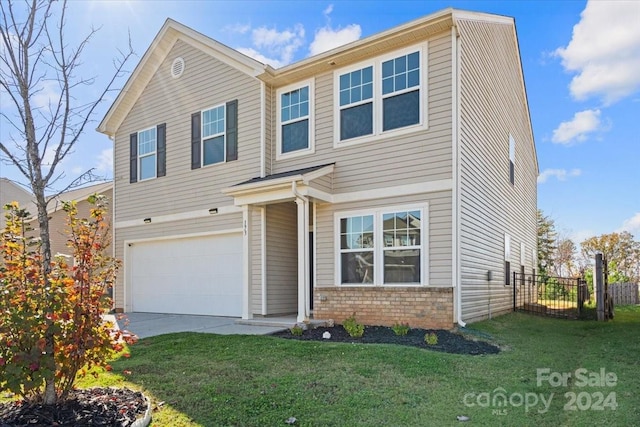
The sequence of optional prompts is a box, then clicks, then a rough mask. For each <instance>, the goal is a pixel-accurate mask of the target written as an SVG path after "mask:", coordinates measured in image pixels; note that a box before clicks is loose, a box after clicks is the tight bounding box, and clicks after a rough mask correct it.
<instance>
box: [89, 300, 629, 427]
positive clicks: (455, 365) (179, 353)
mask: <svg viewBox="0 0 640 427" xmlns="http://www.w3.org/2000/svg"><path fill="white" fill-rule="evenodd" d="M468 329H469V332H468V333H469V335H470V336H475V337H478V338H483V339H487V338H488V339H491V340H492V342H494V343H496V344H498V345H500V346H501V348H502V351H501V353H500V354H497V355H485V356H462V355H454V354H445V353H440V352H434V351H429V350H424V349H418V348H411V347H405V346H394V345H380V344H344V343H328V342H315V341H308V342H304V341H295V340H285V339H281V338H276V337H270V336H220V335H211V334H196V333H180V334H170V335H164V336H159V337H152V338H147V339H144V340H141V341H140V342H139V343H138V344H136V345H135V346H133V347H132V348H131V357H130V358H122V359H120V360H118V361H115V362H114V363H113V371H112V372H110V373H105V374H103V375H101V377H100V378H99V379H98V380H97V384H100V385H123V384H124V385H127V386H129V387H138V388H141V389H143V390H144V391H145V392H146V393H147V394H148V395H150V396H151V397H152V399H153V403H154V405H155V406H156V407H157V409H156V411H155V412H154V417H153V419H154V421H153V423H152V425H153V426H176V427H179V426H196V425H202V426H227V425H228V426H277V425H286V423H285V421H286V420H288V419H289V418H290V417H295V418H296V420H297V421H296V424H295V425H300V426H347V425H348V426H431V425H438V426H447V425H458V424H460V422H459V421H458V420H457V419H456V417H457V416H466V417H469V419H470V421H469V424H471V425H491V426H497V425H505V426H513V425H519V426H526V425H535V426H564V425H566V426H575V425H602V426H606V425H610V426H623V425H624V426H627V425H639V424H640V396H638V390H640V373H639V372H638V370H639V369H640V363H639V360H640V357H639V354H640V307H617V308H616V317H615V319H614V320H613V321H612V322H607V323H603V322H600V323H598V322H595V321H570V320H561V319H547V318H542V317H535V316H531V315H525V314H519V313H514V314H509V315H506V316H502V317H498V318H496V319H493V320H488V321H484V322H481V323H476V324H473V325H469V327H468ZM538 370H539V371H538ZM538 372H539V374H538ZM90 383H93V384H96V382H94V380H91V381H87V382H83V383H82V384H81V385H82V386H87V385H89V384H90ZM500 397H505V398H506V402H505V401H504V400H501V399H500ZM494 398H495V399H494Z"/></svg>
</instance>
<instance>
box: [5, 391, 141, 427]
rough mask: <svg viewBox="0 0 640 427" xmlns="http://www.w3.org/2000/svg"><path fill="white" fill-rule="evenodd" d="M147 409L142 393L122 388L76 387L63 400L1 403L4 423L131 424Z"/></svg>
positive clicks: (114, 426) (15, 426)
mask: <svg viewBox="0 0 640 427" xmlns="http://www.w3.org/2000/svg"><path fill="white" fill-rule="evenodd" d="M146 410H147V401H146V399H145V398H144V396H143V395H142V393H140V392H137V391H133V390H129V389H120V388H92V389H86V390H77V391H74V392H73V394H72V395H71V396H70V398H69V399H68V400H67V401H66V402H64V403H61V404H58V405H53V406H44V405H42V404H39V403H21V402H11V403H0V427H22V426H29V427H31V426H74V427H80V426H95V427H97V426H100V427H102V426H109V427H127V426H130V425H131V424H133V423H134V422H135V421H136V419H137V418H139V417H142V416H143V415H144V413H145V411H146Z"/></svg>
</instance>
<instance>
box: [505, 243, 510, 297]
mask: <svg viewBox="0 0 640 427" xmlns="http://www.w3.org/2000/svg"><path fill="white" fill-rule="evenodd" d="M504 285H505V286H510V285H511V236H509V235H508V234H505V235H504Z"/></svg>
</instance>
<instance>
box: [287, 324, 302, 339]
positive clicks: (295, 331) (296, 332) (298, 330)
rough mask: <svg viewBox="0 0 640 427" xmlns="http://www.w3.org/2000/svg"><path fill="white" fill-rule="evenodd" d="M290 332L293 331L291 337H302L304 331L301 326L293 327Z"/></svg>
mask: <svg viewBox="0 0 640 427" xmlns="http://www.w3.org/2000/svg"><path fill="white" fill-rule="evenodd" d="M289 330H290V331H291V335H295V336H297V337H299V336H301V335H302V333H303V332H304V329H302V327H301V326H300V325H293V326H292V327H291V329H289Z"/></svg>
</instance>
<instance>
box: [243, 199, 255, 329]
mask: <svg viewBox="0 0 640 427" xmlns="http://www.w3.org/2000/svg"><path fill="white" fill-rule="evenodd" d="M251 226H252V221H251V207H250V206H249V205H243V206H242V318H243V319H253V312H252V310H251V229H252V227H251Z"/></svg>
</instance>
